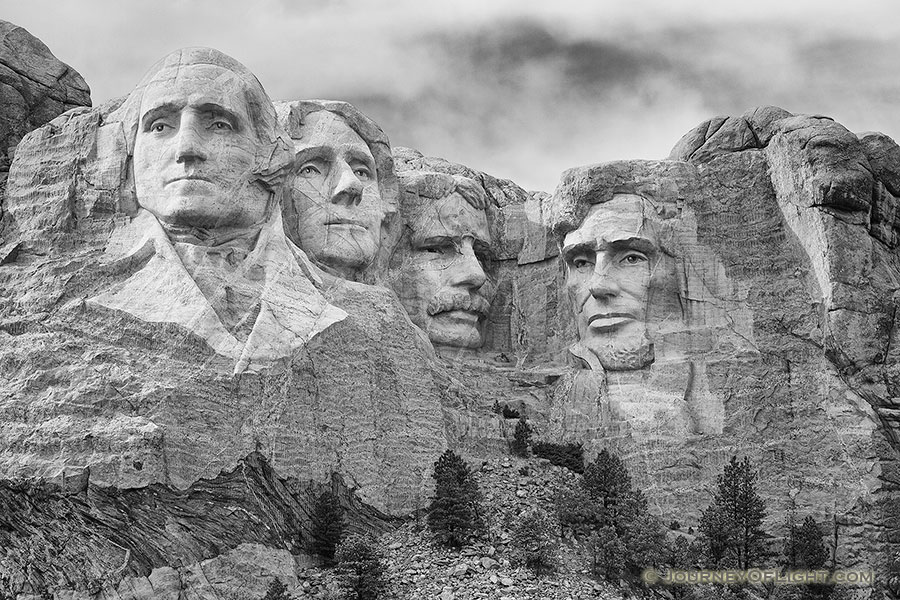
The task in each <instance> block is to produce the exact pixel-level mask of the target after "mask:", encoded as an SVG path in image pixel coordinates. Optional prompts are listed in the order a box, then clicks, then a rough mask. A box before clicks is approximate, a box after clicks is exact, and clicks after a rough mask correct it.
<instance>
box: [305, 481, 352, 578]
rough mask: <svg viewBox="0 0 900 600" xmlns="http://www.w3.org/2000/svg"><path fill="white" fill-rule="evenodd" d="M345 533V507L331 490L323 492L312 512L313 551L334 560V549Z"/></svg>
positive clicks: (328, 562)
mask: <svg viewBox="0 0 900 600" xmlns="http://www.w3.org/2000/svg"><path fill="white" fill-rule="evenodd" d="M343 535H344V509H343V508H342V507H341V505H340V503H339V502H338V499H337V497H336V496H335V495H334V494H332V493H331V492H323V493H322V494H320V495H319V497H318V498H316V502H315V504H314V505H313V514H312V540H313V551H314V552H315V553H316V554H318V555H319V556H321V557H322V558H324V559H325V562H326V563H327V564H331V563H333V562H334V550H335V548H336V547H337V545H338V544H339V543H340V541H341V537H342V536H343Z"/></svg>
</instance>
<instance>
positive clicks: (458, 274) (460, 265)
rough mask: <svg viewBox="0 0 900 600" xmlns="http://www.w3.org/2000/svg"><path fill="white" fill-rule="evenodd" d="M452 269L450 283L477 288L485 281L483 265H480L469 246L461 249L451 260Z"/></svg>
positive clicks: (471, 288) (472, 288)
mask: <svg viewBox="0 0 900 600" xmlns="http://www.w3.org/2000/svg"><path fill="white" fill-rule="evenodd" d="M452 269H453V271H452V273H451V281H450V283H451V284H452V285H458V286H462V287H466V288H469V289H470V290H477V289H479V288H480V287H481V286H483V285H484V282H485V281H487V276H486V275H485V273H484V267H482V266H481V261H479V260H478V257H477V256H476V255H475V253H474V252H473V251H472V249H471V248H465V247H464V248H462V249H461V251H460V255H459V256H457V257H456V260H455V261H453V267H452Z"/></svg>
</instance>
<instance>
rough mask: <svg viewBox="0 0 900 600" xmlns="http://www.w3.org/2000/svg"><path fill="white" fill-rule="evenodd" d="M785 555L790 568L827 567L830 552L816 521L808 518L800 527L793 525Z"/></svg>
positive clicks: (786, 544) (786, 543)
mask: <svg viewBox="0 0 900 600" xmlns="http://www.w3.org/2000/svg"><path fill="white" fill-rule="evenodd" d="M784 555H785V558H786V562H787V566H788V567H790V568H794V569H797V568H802V569H821V568H823V567H824V566H825V562H826V561H827V560H828V550H827V549H826V548H825V543H824V542H823V541H822V530H821V529H820V528H819V525H818V524H817V523H816V521H815V519H813V518H812V517H811V516H807V517H806V518H805V519H804V520H803V523H801V524H800V525H791V527H790V530H789V532H788V537H787V540H786V542H785V548H784Z"/></svg>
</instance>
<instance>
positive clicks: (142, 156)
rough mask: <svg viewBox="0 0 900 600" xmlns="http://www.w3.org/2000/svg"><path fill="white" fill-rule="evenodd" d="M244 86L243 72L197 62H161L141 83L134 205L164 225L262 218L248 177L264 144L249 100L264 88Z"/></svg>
mask: <svg viewBox="0 0 900 600" xmlns="http://www.w3.org/2000/svg"><path fill="white" fill-rule="evenodd" d="M254 81H255V80H254ZM256 85H257V86H258V83H257V84H256ZM252 87H253V86H252V83H251V82H248V81H247V78H246V77H245V76H243V75H240V74H238V73H235V72H233V71H231V70H229V69H228V68H227V67H225V66H220V65H216V64H204V63H194V64H181V63H175V64H172V65H167V66H164V67H163V68H162V69H160V70H159V71H158V72H156V73H155V75H154V76H152V78H151V79H150V80H149V81H148V82H147V84H146V86H145V88H144V89H143V94H142V97H141V102H140V111H139V120H138V124H137V131H136V134H135V141H134V153H133V160H134V162H133V167H134V180H135V189H136V193H137V199H138V203H139V204H140V205H141V206H142V207H144V208H145V209H147V210H148V211H150V212H151V213H153V214H154V215H155V216H156V217H157V218H158V219H159V220H160V221H161V222H163V224H164V225H166V226H167V227H169V226H175V227H179V226H182V227H200V228H205V229H215V228H219V227H235V228H243V227H249V226H251V225H253V224H256V223H260V222H262V221H263V220H264V219H265V218H266V216H267V214H268V211H269V209H270V207H269V202H270V201H271V200H270V196H271V194H270V192H269V191H268V190H267V189H266V188H265V187H264V186H263V185H262V184H261V183H260V182H258V181H256V177H255V176H254V168H255V167H256V163H257V157H258V156H259V155H260V154H261V153H262V149H263V146H264V142H263V140H261V139H260V137H259V135H258V132H257V130H256V127H255V123H254V122H253V118H252V114H253V112H254V107H253V106H252V103H253V99H254V97H255V96H256V95H261V96H264V95H265V92H263V91H262V89H261V88H260V90H258V91H257V90H254V89H252ZM266 142H268V143H271V142H270V141H269V140H266Z"/></svg>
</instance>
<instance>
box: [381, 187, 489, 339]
mask: <svg viewBox="0 0 900 600" xmlns="http://www.w3.org/2000/svg"><path fill="white" fill-rule="evenodd" d="M408 228H409V235H410V239H409V245H410V256H409V257H408V258H407V259H406V260H405V261H404V263H403V265H402V266H401V272H400V275H399V282H398V283H399V286H398V287H397V290H398V295H399V296H400V299H401V301H402V302H403V306H404V308H406V311H407V312H408V313H409V315H410V318H411V319H412V321H413V323H415V324H416V325H418V326H419V327H421V328H422V329H423V330H425V332H426V333H427V334H428V337H429V338H430V339H431V341H432V343H434V344H436V345H443V346H455V347H458V348H479V347H481V345H482V343H483V341H484V340H483V333H484V324H485V320H486V318H487V315H488V312H489V311H490V302H491V300H492V299H493V295H494V292H495V291H496V287H495V284H494V282H493V281H491V279H490V278H489V277H488V275H487V273H486V268H487V260H488V256H489V250H490V233H489V230H488V222H487V216H486V214H485V211H484V210H482V209H478V208H475V207H473V206H472V205H471V204H469V202H467V201H466V200H465V199H464V198H463V197H462V196H460V195H459V194H458V193H452V194H450V195H449V196H447V197H445V198H443V199H441V200H431V201H428V204H427V205H426V206H425V208H424V210H423V211H422V212H421V213H420V214H418V215H417V216H416V217H415V218H414V219H413V221H412V222H411V223H409V224H408Z"/></svg>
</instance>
